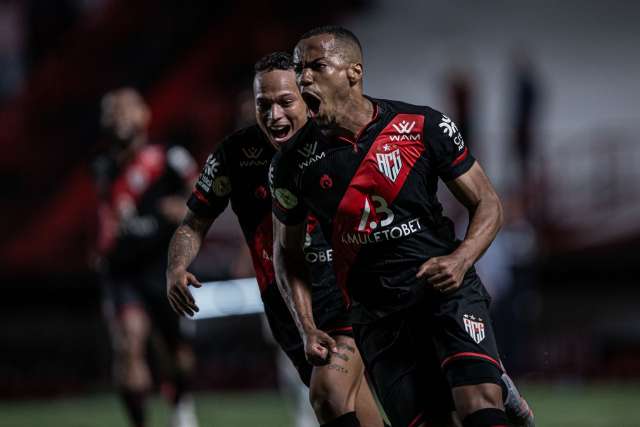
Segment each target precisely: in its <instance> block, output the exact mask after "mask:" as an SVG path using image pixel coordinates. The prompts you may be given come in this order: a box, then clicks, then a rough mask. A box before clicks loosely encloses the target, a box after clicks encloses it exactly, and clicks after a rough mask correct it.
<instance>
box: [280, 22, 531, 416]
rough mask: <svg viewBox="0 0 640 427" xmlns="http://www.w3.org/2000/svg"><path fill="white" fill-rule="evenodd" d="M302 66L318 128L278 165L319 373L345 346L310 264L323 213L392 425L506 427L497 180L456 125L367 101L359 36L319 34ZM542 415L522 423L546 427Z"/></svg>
mask: <svg viewBox="0 0 640 427" xmlns="http://www.w3.org/2000/svg"><path fill="white" fill-rule="evenodd" d="M294 60H295V63H296V73H297V79H298V84H299V86H300V90H301V92H302V96H303V98H304V100H305V102H306V103H307V105H308V107H309V110H310V114H311V116H312V117H313V120H312V121H310V122H309V123H308V124H307V125H305V127H304V128H302V129H301V130H300V132H299V133H298V134H297V135H296V137H295V138H294V139H292V141H291V142H290V143H288V144H287V145H286V146H285V147H284V148H283V149H282V150H281V151H280V152H279V153H278V154H276V155H275V157H274V160H273V164H272V167H273V172H272V177H271V178H272V182H271V185H272V193H273V195H274V198H273V201H274V205H273V212H274V216H275V219H274V224H275V226H276V230H277V233H276V237H275V248H274V262H275V266H276V272H277V273H278V275H279V277H278V280H279V281H281V282H282V284H283V288H284V289H285V295H287V301H288V303H289V304H290V307H291V308H292V311H293V312H294V317H296V319H297V322H298V324H299V325H300V328H301V333H302V335H303V336H304V337H305V350H306V352H307V356H308V358H309V360H312V361H316V362H318V361H322V360H324V358H326V357H330V356H331V354H332V347H333V346H334V341H333V339H332V338H331V337H330V336H328V335H327V334H326V333H324V332H323V331H321V330H320V329H319V328H318V327H317V325H316V324H315V323H314V318H313V316H312V315H311V313H312V311H311V309H312V307H313V301H312V299H311V298H310V296H309V285H308V282H307V279H306V272H305V268H304V264H303V263H301V262H300V261H301V260H302V259H303V256H304V254H303V252H302V250H301V247H302V244H303V237H304V229H305V221H306V218H307V216H308V215H309V214H310V213H311V214H313V215H314V216H315V217H316V218H317V219H318V222H319V224H320V227H321V228H322V230H323V232H324V233H325V236H327V238H328V239H330V242H331V245H332V248H333V250H334V256H333V259H334V268H335V272H336V276H337V280H338V284H339V285H340V286H341V288H342V289H343V291H344V294H345V296H346V297H347V299H348V300H349V304H350V306H351V309H352V322H353V327H354V335H355V338H356V342H357V344H358V347H359V349H360V351H361V354H362V357H363V360H364V362H365V366H366V367H367V370H368V373H369V374H370V375H371V378H372V382H373V384H374V385H375V388H376V392H377V394H378V396H379V397H380V399H381V402H382V404H383V406H384V409H385V411H386V413H387V415H388V416H389V419H390V421H391V423H392V425H393V426H411V427H415V426H424V425H435V424H443V423H447V422H448V418H447V412H448V410H450V409H452V408H453V407H455V409H456V411H457V413H458V415H459V417H460V419H462V423H463V425H464V426H465V427H480V426H482V427H489V426H493V427H497V426H506V425H507V423H508V420H507V415H506V414H505V408H504V405H503V387H504V386H503V381H502V378H501V377H502V375H503V368H502V365H501V363H500V361H499V355H498V350H497V347H496V343H495V339H494V333H493V329H492V325H491V319H490V317H489V295H488V294H487V292H486V291H485V289H484V286H483V285H482V283H481V281H480V279H479V277H478V276H477V274H476V272H475V269H474V267H473V264H474V263H475V261H476V260H477V259H478V258H479V257H480V256H481V255H482V253H483V252H484V251H485V250H486V249H487V247H488V246H489V244H490V243H491V241H492V240H493V238H494V237H495V235H496V233H497V231H498V229H499V228H500V225H501V223H502V207H501V204H500V201H499V199H498V196H497V195H496V193H495V191H494V189H493V187H492V185H491V183H490V182H489V180H488V178H487V176H486V175H485V173H484V171H483V170H482V168H481V167H480V165H479V164H478V162H477V161H475V160H474V158H473V157H472V155H471V153H470V152H469V149H468V147H467V146H466V145H465V142H464V140H463V138H462V135H461V134H460V132H459V130H458V128H457V127H456V125H455V123H454V122H453V121H452V120H451V119H450V118H449V117H447V116H445V115H443V114H442V113H440V112H438V111H436V110H433V109H431V108H429V107H424V106H415V105H410V104H406V103H402V102H397V101H388V100H382V99H373V98H369V97H367V96H365V95H363V85H362V82H363V73H364V68H363V61H362V49H361V46H360V43H359V41H358V39H357V38H356V37H355V35H353V33H351V32H350V31H348V30H346V29H344V28H341V27H321V28H318V29H315V30H312V31H310V32H308V33H307V34H305V35H304V36H302V38H301V40H300V41H299V42H298V44H297V45H296V48H295V51H294ZM438 179H441V180H442V181H444V182H445V183H446V185H447V186H448V188H449V189H450V191H451V192H452V193H453V194H454V196H455V197H456V198H457V199H458V200H459V201H460V202H461V203H462V204H463V205H464V206H465V207H466V208H467V209H468V211H469V227H468V229H467V233H466V236H465V238H464V240H463V241H458V240H456V238H455V236H454V229H453V224H452V222H451V221H450V220H449V219H448V218H447V217H445V216H444V215H443V214H442V206H441V205H440V203H439V202H438V199H437V197H436V190H437V186H438ZM445 387H446V389H447V390H449V389H450V390H451V391H450V393H443V392H442V390H443V388H445ZM505 391H506V390H505ZM519 402H523V401H522V400H521V399H520V400H519ZM529 414H530V411H528V408H527V410H526V414H525V416H524V417H522V419H520V420H516V422H519V423H521V424H524V425H527V424H525V423H532V419H531V416H529ZM512 422H513V420H512ZM345 425H350V424H345ZM529 425H531V424H529Z"/></svg>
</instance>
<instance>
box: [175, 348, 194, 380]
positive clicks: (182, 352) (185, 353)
mask: <svg viewBox="0 0 640 427" xmlns="http://www.w3.org/2000/svg"><path fill="white" fill-rule="evenodd" d="M195 363H196V360H195V356H194V354H193V350H192V349H191V346H189V345H186V344H184V345H179V346H178V348H177V349H176V367H177V368H178V370H179V371H180V372H182V373H189V372H191V371H193V368H194V366H195Z"/></svg>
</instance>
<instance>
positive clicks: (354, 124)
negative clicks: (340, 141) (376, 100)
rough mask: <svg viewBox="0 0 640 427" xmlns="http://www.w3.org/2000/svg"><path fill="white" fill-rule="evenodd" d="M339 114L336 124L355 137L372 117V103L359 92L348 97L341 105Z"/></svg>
mask: <svg viewBox="0 0 640 427" xmlns="http://www.w3.org/2000/svg"><path fill="white" fill-rule="evenodd" d="M341 110H342V111H341V114H340V115H339V116H338V117H336V122H337V125H338V126H339V127H340V128H341V129H342V130H344V131H347V132H348V133H349V134H351V136H352V137H355V136H356V135H358V133H360V131H361V130H362V129H363V128H364V127H365V126H367V125H368V124H369V123H370V122H371V119H372V118H373V113H374V107H373V103H372V102H371V101H369V100H368V99H367V98H366V97H365V96H363V95H362V94H359V95H357V96H353V97H351V98H349V101H348V102H346V103H345V104H344V105H343V108H342V109H341Z"/></svg>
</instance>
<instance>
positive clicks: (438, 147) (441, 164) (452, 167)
mask: <svg viewBox="0 0 640 427" xmlns="http://www.w3.org/2000/svg"><path fill="white" fill-rule="evenodd" d="M424 139H425V142H426V144H427V150H429V151H430V154H431V155H430V160H431V162H432V165H433V167H434V168H435V170H436V171H437V173H438V176H439V177H440V178H442V180H443V181H451V180H454V179H456V178H458V177H459V176H460V175H462V174H464V173H465V172H467V171H468V170H469V169H470V168H471V166H473V163H474V162H475V159H474V158H473V156H472V155H471V153H470V152H469V147H467V146H466V145H465V143H464V139H463V138H462V134H461V133H460V130H459V129H458V127H457V126H456V124H455V122H454V121H453V120H451V119H450V118H449V117H447V116H445V115H444V114H442V113H440V112H439V111H435V110H431V109H430V110H429V111H428V112H427V114H426V120H425V129H424Z"/></svg>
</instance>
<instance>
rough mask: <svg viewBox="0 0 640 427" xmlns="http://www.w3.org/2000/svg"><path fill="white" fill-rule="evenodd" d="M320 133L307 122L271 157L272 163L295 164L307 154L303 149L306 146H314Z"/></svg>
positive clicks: (312, 124) (311, 123)
mask: <svg viewBox="0 0 640 427" xmlns="http://www.w3.org/2000/svg"><path fill="white" fill-rule="evenodd" d="M320 136H321V135H320V131H319V130H318V127H317V125H316V124H315V123H314V122H313V121H312V120H309V121H307V123H305V125H304V126H302V128H300V129H299V130H298V132H296V134H295V135H293V136H292V137H291V139H290V140H289V141H287V143H286V144H284V146H283V147H282V148H281V149H280V150H279V151H278V152H277V153H276V154H275V155H274V156H273V161H272V163H274V164H278V163H288V162H297V161H298V160H300V159H301V158H304V157H305V155H306V154H308V153H307V151H308V150H307V151H305V149H304V147H305V146H306V145H308V144H310V143H311V144H314V143H316V142H317V141H318V139H319V137H320Z"/></svg>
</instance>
